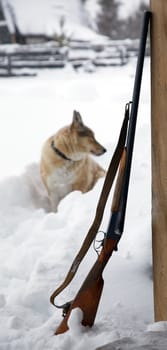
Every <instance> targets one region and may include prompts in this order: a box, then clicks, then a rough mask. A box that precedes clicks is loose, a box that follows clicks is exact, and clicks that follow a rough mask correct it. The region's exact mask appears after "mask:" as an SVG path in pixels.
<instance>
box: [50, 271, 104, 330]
mask: <svg viewBox="0 0 167 350" xmlns="http://www.w3.org/2000/svg"><path fill="white" fill-rule="evenodd" d="M85 282H86V281H85ZM86 284H87V283H84V284H83V286H82V287H81V289H80V290H79V292H78V294H77V295H76V297H75V299H74V301H73V302H72V303H71V306H70V308H69V311H68V312H67V314H66V316H65V317H64V318H63V320H62V322H61V323H60V325H59V326H58V328H57V329H56V331H55V335H58V334H62V333H65V332H66V331H68V329H69V327H68V319H69V317H70V314H71V312H72V310H73V309H76V308H79V309H80V310H81V311H82V313H83V318H82V322H81V324H82V325H83V326H89V327H92V326H93V324H94V320H95V317H96V313H97V309H98V305H99V301H100V298H101V294H102V290H103V285H104V281H103V278H102V276H99V278H98V279H95V280H93V281H92V283H91V285H89V286H88V288H85V287H86V286H85V285H86Z"/></svg>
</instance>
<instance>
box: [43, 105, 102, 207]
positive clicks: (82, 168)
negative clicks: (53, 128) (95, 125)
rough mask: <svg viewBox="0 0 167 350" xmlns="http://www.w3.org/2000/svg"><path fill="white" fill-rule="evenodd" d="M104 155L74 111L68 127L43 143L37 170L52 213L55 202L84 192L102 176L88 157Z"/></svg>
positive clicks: (97, 167)
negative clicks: (69, 195)
mask: <svg viewBox="0 0 167 350" xmlns="http://www.w3.org/2000/svg"><path fill="white" fill-rule="evenodd" d="M105 152H106V149H105V148H104V147H103V146H102V145H100V143H98V142H97V141H96V139H95V137H94V133H93V131H92V130H91V129H89V128H88V127H87V126H85V125H84V123H83V121H82V118H81V115H80V114H79V112H76V111H74V113H73V120H72V123H71V125H69V126H65V127H64V128H62V129H60V130H59V131H58V132H57V133H56V134H55V135H53V136H51V137H50V138H49V139H48V140H47V141H46V142H45V144H44V146H43V150H42V156H41V165H40V170H41V176H42V180H43V182H44V184H45V186H46V188H47V191H48V194H49V198H50V201H51V207H52V210H53V211H57V206H58V203H59V202H60V200H61V199H62V198H64V197H65V196H66V195H67V194H68V193H70V192H72V191H75V190H79V191H81V192H87V191H89V190H91V189H92V188H93V186H94V185H95V183H96V181H97V180H98V179H99V178H100V177H103V176H104V175H105V173H106V172H105V170H104V169H103V168H102V167H101V166H100V165H99V164H97V163H96V162H95V161H94V160H93V159H92V158H91V157H90V155H89V154H91V153H92V154H93V155H96V156H100V155H102V154H103V153H105Z"/></svg>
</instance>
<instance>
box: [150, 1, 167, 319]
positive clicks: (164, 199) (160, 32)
mask: <svg viewBox="0 0 167 350" xmlns="http://www.w3.org/2000/svg"><path fill="white" fill-rule="evenodd" d="M150 5H151V11H152V19H151V121H152V128H151V129H152V244H153V278H154V307H155V321H167V1H166V0H150Z"/></svg>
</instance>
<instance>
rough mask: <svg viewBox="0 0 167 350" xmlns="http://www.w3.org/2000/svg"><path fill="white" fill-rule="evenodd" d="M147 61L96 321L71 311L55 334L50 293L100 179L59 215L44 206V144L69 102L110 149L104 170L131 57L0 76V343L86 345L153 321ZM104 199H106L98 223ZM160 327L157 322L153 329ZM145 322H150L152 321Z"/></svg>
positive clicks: (13, 349) (65, 116)
mask: <svg viewBox="0 0 167 350" xmlns="http://www.w3.org/2000/svg"><path fill="white" fill-rule="evenodd" d="M149 64H150V63H149V59H148V58H147V59H146V60H145V67H144V76H143V84H142V91H141V101H140V108H139V116H138V123H137V133H136V141H135V149H134V159H133V169H132V177H131V183H130V192H129V202H128V208H127V216H126V225H125V231H124V235H123V238H122V239H121V241H120V244H119V250H118V252H117V253H115V254H114V255H113V257H112V258H111V260H110V261H109V263H108V265H107V267H106V269H105V272H104V280H105V287H104V291H103V296H102V299H101V304H100V307H99V310H98V314H97V317H96V321H95V326H94V327H93V328H92V329H90V330H89V329H83V328H82V327H81V326H80V325H78V323H77V317H78V312H76V311H75V312H74V313H73V314H72V317H71V319H70V331H69V332H67V333H65V334H63V335H61V336H53V333H54V330H55V329H56V327H57V326H58V325H59V323H60V320H61V312H59V310H57V309H55V308H54V307H53V306H52V305H50V303H49V297H50V295H51V293H52V292H53V291H54V289H55V288H56V287H57V286H58V284H59V283H61V282H62V280H63V278H64V277H65V274H66V272H67V269H68V268H69V266H70V265H71V262H72V260H73V257H74V255H76V252H77V250H78V249H79V247H80V245H81V242H82V241H83V238H84V237H85V235H86V233H87V230H88V228H89V226H90V224H91V223H92V220H93V218H94V212H95V209H96V203H97V200H98V198H99V194H100V191H101V188H102V185H103V180H100V181H99V182H98V183H97V185H96V186H95V188H94V189H93V190H92V191H90V192H89V193H86V194H84V195H83V194H81V193H80V192H73V193H71V194H70V195H68V196H67V197H66V198H65V199H64V200H63V201H62V202H61V203H60V205H59V210H58V213H56V214H54V213H51V212H47V211H46V210H45V208H46V202H45V197H44V196H45V192H44V189H43V187H42V185H40V179H39V174H38V163H39V159H40V152H41V147H42V143H43V142H44V140H45V139H46V138H47V137H48V136H50V135H51V134H52V133H54V132H55V131H56V130H57V129H58V128H60V127H61V126H63V125H66V124H69V123H70V122H71V118H72V112H73V109H76V110H79V111H80V113H81V115H82V117H83V120H84V122H85V124H87V125H88V126H89V127H91V128H93V129H94V131H95V135H96V138H97V139H98V140H99V142H101V143H103V145H104V146H105V147H107V150H108V152H107V153H106V154H105V155H104V156H102V157H100V158H98V159H97V160H98V161H99V163H101V164H102V165H103V166H104V167H105V168H106V169H107V167H108V165H109V162H110V159H111V156H112V154H113V150H114V147H115V145H116V141H117V137H118V133H119V129H120V126H121V122H122V118H123V113H124V105H125V103H126V102H128V101H129V100H130V99H131V97H132V89H133V82H134V73H135V65H136V61H135V60H134V61H131V62H130V63H129V64H128V65H127V66H125V67H116V68H104V69H99V70H98V71H96V72H94V73H92V74H88V73H85V72H83V71H80V72H78V73H76V72H74V71H73V70H72V68H71V67H70V66H68V67H66V68H65V69H63V70H53V71H47V70H46V71H41V72H39V74H38V76H37V77H34V78H6V79H1V80H0V97H1V116H0V121H1V128H0V158H1V173H0V180H1V181H0V262H1V263H0V286H1V288H0V309H1V310H0V350H41V349H42V350H48V349H49V350H53V349H54V350H66V349H67V348H68V349H70V350H83V349H86V348H89V349H92V350H93V349H96V348H97V347H100V346H102V345H104V344H106V343H107V342H112V341H115V340H118V339H120V338H122V337H125V336H133V337H137V336H140V333H141V332H143V331H146V330H147V327H148V326H149V325H150V324H152V323H153V290H152V278H151V223H150V221H151V218H150V212H151V174H150V80H149V79H150V78H149ZM34 186H35V187H34ZM110 205H111V198H110V199H109V201H108V204H107V208H106V212H105V215H104V219H103V223H102V227H101V229H102V230H104V231H105V230H106V227H107V224H108V220H109V215H110ZM95 259H96V254H95V252H94V250H93V248H91V249H90V252H89V253H88V255H87V257H86V258H85V261H84V262H83V263H82V266H81V267H80V269H79V271H78V276H77V277H76V278H75V279H74V281H73V282H72V284H71V286H70V287H69V288H67V290H66V291H65V292H64V293H63V294H62V296H60V297H59V302H60V303H61V302H65V301H67V300H70V299H71V298H72V297H74V296H75V294H76V292H77V290H78V289H79V287H80V285H81V283H82V281H83V279H84V277H85V276H86V274H87V272H88V271H89V269H90V267H91V265H92V263H93V262H94V261H95ZM164 327H165V326H164V324H163V327H161V325H159V329H160V330H161V329H162V330H163V329H164ZM149 329H150V328H149ZM151 330H157V327H156V325H154V327H153V326H152V328H151Z"/></svg>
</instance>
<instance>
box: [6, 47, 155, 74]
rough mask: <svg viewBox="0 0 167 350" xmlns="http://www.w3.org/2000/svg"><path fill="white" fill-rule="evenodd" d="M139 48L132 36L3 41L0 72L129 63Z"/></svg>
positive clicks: (24, 71) (95, 66)
mask: <svg viewBox="0 0 167 350" xmlns="http://www.w3.org/2000/svg"><path fill="white" fill-rule="evenodd" d="M137 50H138V41H132V40H124V41H112V40H105V41H102V42H99V43H92V42H90V41H70V43H69V45H68V46H64V47H60V46H58V44H56V42H49V43H43V44H36V45H30V44H29V45H28V44H26V45H14V44H9V45H0V76H12V75H16V76H17V75H33V74H34V69H41V68H64V67H65V65H66V64H67V63H70V64H71V65H72V66H73V68H74V69H78V68H80V67H84V69H85V70H89V69H90V67H91V69H92V68H93V69H95V68H97V67H102V66H103V67H105V66H121V65H125V64H127V62H128V61H129V58H130V57H131V56H134V55H136V54H137ZM148 54H149V48H148Z"/></svg>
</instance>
